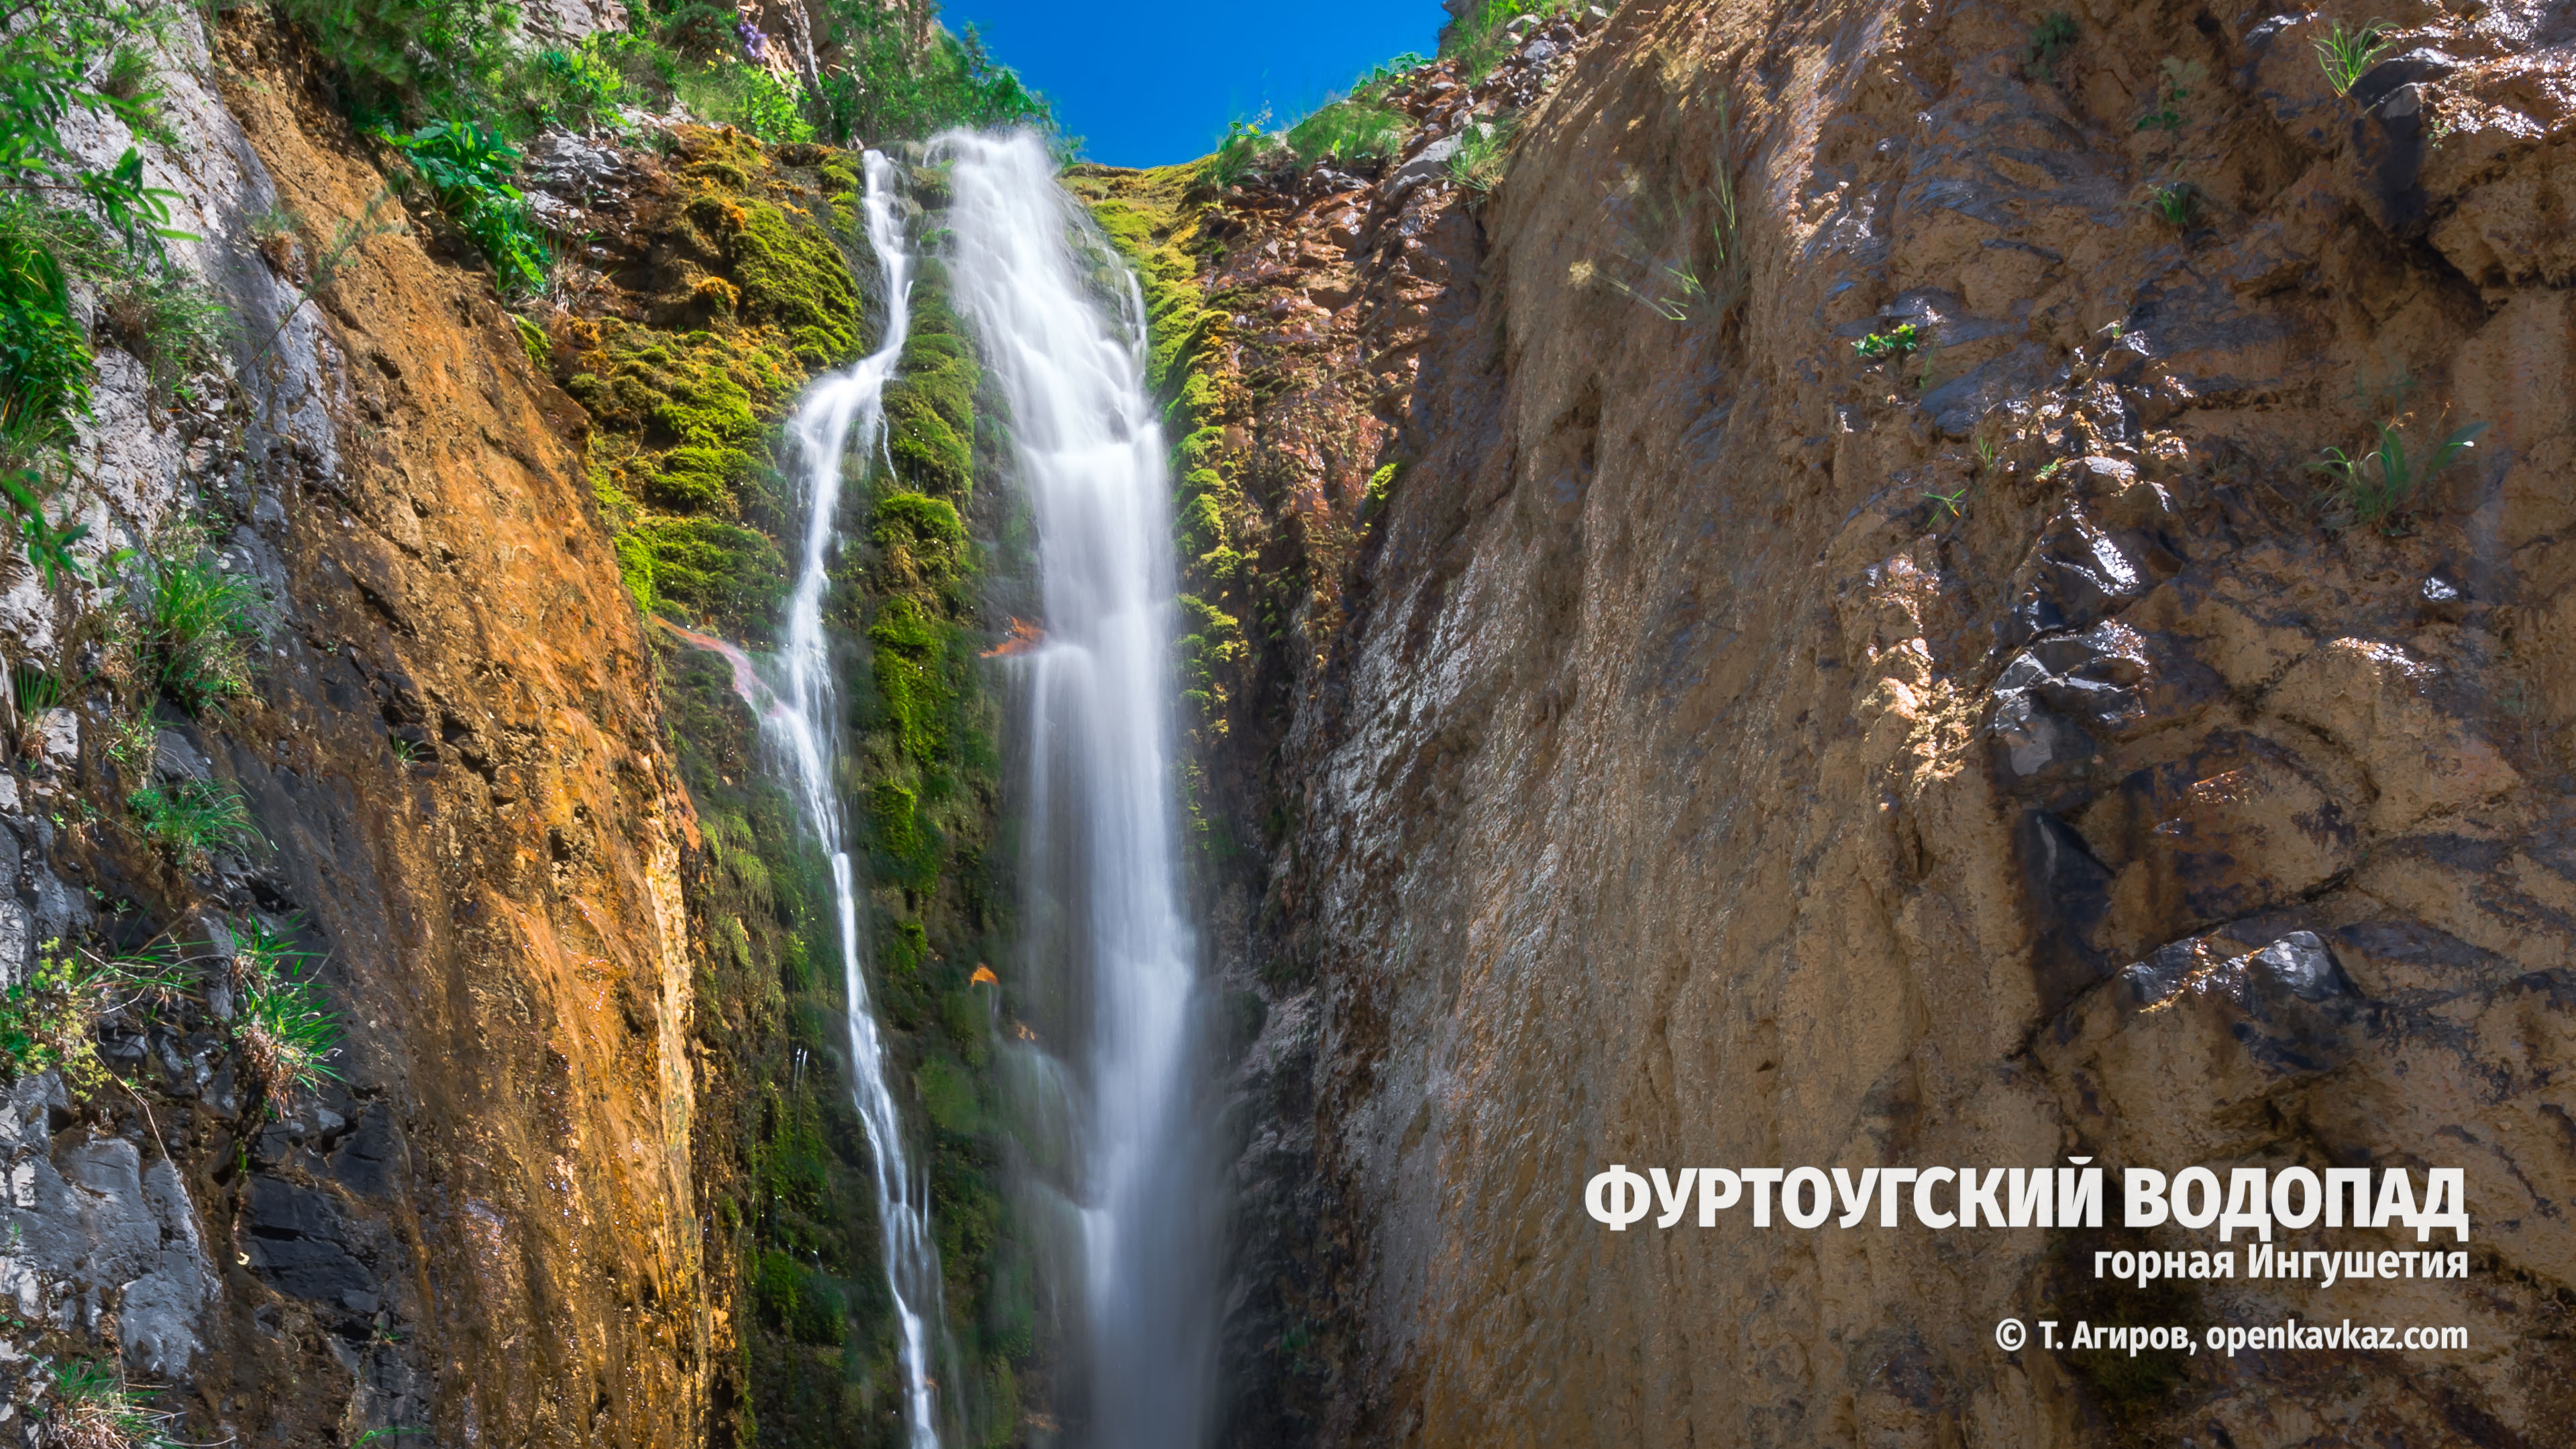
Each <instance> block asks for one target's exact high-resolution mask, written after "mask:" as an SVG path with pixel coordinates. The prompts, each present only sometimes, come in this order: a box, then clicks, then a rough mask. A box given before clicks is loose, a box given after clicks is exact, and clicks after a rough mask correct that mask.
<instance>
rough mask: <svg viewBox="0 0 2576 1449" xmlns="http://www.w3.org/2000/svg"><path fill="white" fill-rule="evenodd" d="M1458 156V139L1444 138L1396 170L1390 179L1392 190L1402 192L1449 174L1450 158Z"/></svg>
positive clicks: (1426, 147) (1452, 137) (1423, 149)
mask: <svg viewBox="0 0 2576 1449" xmlns="http://www.w3.org/2000/svg"><path fill="white" fill-rule="evenodd" d="M1457 154H1458V138H1457V137H1455V136H1443V137H1441V138H1440V139H1439V140H1437V141H1434V142H1432V143H1431V144H1430V145H1428V146H1425V147H1423V148H1422V152H1421V154H1420V155H1417V156H1415V157H1414V158H1413V159H1412V160H1410V161H1407V162H1405V163H1404V164H1403V165H1401V166H1398V167H1397V168H1395V175H1394V176H1392V177H1390V178H1388V180H1389V181H1390V183H1391V185H1392V189H1394V190H1396V191H1402V190H1404V189H1406V188H1407V187H1410V186H1412V185H1413V184H1414V183H1416V182H1420V181H1434V180H1438V179H1439V178H1441V177H1444V176H1447V175H1448V174H1449V158H1450V157H1452V156H1455V155H1457Z"/></svg>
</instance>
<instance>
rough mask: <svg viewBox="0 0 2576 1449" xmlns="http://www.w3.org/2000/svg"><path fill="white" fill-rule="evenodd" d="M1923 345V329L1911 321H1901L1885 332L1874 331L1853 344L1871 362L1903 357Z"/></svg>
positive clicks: (1853, 347)
mask: <svg viewBox="0 0 2576 1449" xmlns="http://www.w3.org/2000/svg"><path fill="white" fill-rule="evenodd" d="M1922 345H1923V329H1921V328H1919V327H1917V326H1915V325H1914V324H1913V323H1911V322H1899V323H1897V324H1896V325H1895V326H1893V327H1890V328H1888V329H1887V330H1886V331H1884V332H1873V333H1871V334H1869V335H1868V336H1867V337H1864V338H1862V339H1861V340H1859V341H1858V342H1855V343H1853V344H1852V350H1853V351H1854V352H1857V353H1859V354H1860V355H1861V357H1862V358H1863V359H1865V360H1867V361H1870V362H1884V361H1886V360H1887V359H1889V358H1892V357H1903V356H1904V355H1905V354H1907V353H1909V352H1912V351H1913V350H1914V349H1915V348H1917V347H1920V346H1922Z"/></svg>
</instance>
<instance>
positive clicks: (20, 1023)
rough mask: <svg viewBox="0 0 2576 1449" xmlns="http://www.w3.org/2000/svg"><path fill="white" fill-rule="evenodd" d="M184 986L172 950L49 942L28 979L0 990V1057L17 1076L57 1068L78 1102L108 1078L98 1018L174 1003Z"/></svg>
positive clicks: (64, 1084) (41, 947)
mask: <svg viewBox="0 0 2576 1449" xmlns="http://www.w3.org/2000/svg"><path fill="white" fill-rule="evenodd" d="M187 985H188V983H187V980H186V977H185V975H184V974H183V973H182V972H181V970H180V969H179V967H178V965H177V963H176V962H174V961H173V960H172V959H171V957H170V955H169V954H168V953H167V952H163V951H157V950H146V951H141V952H134V953H130V954H126V955H120V956H115V957H107V956H101V955H99V954H98V953H96V952H94V951H90V950H87V949H85V948H81V947H69V948H67V947H65V946H64V945H63V943H62V942H61V941H59V940H53V941H47V942H45V943H44V944H43V945H42V946H40V947H38V948H37V950H36V965H35V969H34V970H32V971H30V972H28V973H27V979H26V980H24V981H21V982H19V983H17V984H16V985H14V986H11V987H10V988H9V990H8V992H7V993H6V995H5V996H0V1059H5V1060H6V1061H7V1063H8V1066H9V1070H10V1073H11V1075H12V1076H13V1077H24V1076H26V1075H27V1074H29V1073H31V1072H44V1071H59V1072H60V1073H62V1078H63V1086H64V1089H65V1090H66V1091H68V1092H70V1093H71V1095H72V1098H73V1100H75V1101H80V1100H84V1099H86V1098H88V1097H89V1096H90V1095H91V1094H93V1093H95V1092H97V1091H98V1090H99V1089H100V1088H102V1087H104V1086H106V1085H107V1082H108V1071H107V1067H106V1065H105V1064H104V1063H102V1062H101V1061H100V1060H99V1057H98V1024H99V1022H100V1021H102V1020H103V1019H105V1018H107V1017H111V1016H116V1015H119V1014H121V1013H123V1012H126V1011H129V1010H133V1009H137V1008H140V1007H145V1006H166V1005H169V1004H171V1003H173V1002H176V1001H177V1000H178V999H179V998H180V996H182V995H183V994H185V992H186V990H187Z"/></svg>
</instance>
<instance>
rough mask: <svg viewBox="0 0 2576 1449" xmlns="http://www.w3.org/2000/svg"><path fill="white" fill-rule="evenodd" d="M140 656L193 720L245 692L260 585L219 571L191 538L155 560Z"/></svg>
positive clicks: (152, 568) (238, 575)
mask: <svg viewBox="0 0 2576 1449" xmlns="http://www.w3.org/2000/svg"><path fill="white" fill-rule="evenodd" d="M150 571H151V582H152V595H151V599H150V602H149V615H148V617H147V619H146V620H145V624H144V638H143V651H144V655H145V659H146V661H147V663H148V665H149V667H150V669H151V671H152V678H153V681H154V682H155V683H156V684H158V685H159V686H160V688H161V689H163V690H165V691H167V692H168V693H169V695H170V697H171V698H173V699H175V700H177V701H178V702H179V704H180V705H181V707H183V708H185V709H186V710H187V711H188V712H189V713H190V714H203V713H204V712H206V711H207V710H209V709H214V708H218V707H220V706H222V705H223V704H224V703H225V702H226V701H228V700H232V699H237V698H239V697H241V696H243V695H246V694H248V693H250V658H251V655H250V647H251V642H252V641H253V640H255V639H257V638H258V637H259V622H258V609H259V606H260V603H261V598H260V590H259V585H258V584H257V583H256V582H254V581H253V580H252V579H251V578H250V577H249V576H247V575H245V574H240V573H235V572H232V571H230V570H227V569H224V568H220V567H218V566H217V560H216V559H214V558H213V557H211V556H210V555H209V554H208V552H207V551H206V550H204V549H202V548H199V547H196V546H194V540H190V539H183V540H181V541H180V544H179V546H178V547H177V548H175V549H173V550H172V551H170V552H168V553H164V554H161V555H159V556H157V557H155V558H154V559H152V561H151V564H150Z"/></svg>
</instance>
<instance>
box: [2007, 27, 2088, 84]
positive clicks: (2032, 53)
mask: <svg viewBox="0 0 2576 1449" xmlns="http://www.w3.org/2000/svg"><path fill="white" fill-rule="evenodd" d="M2082 33H2083V32H2081V31H2079V30H2077V29H2076V28H2075V17H2074V16H2072V15H2069V14H2067V13H2066V12H2065V11H2063V10H2052V11H2050V12H2049V13H2048V14H2047V15H2046V16H2044V17H2042V19H2041V20H2040V22H2039V25H2038V27H2037V28H2036V29H2034V30H2032V31H2031V33H2030V46H2029V48H2028V49H2027V50H2025V51H2023V52H2022V71H2023V73H2025V74H2027V75H2028V76H2030V78H2031V79H2033V80H2040V81H2047V82H2050V83H2052V84H2054V83H2055V82H2056V80H2057V62H2058V61H2059V60H2060V59H2062V58H2064V56H2065V55H2066V52H2068V51H2070V50H2073V49H2074V48H2075V42H2076V40H2077V39H2078V38H2080V36H2081V35H2082Z"/></svg>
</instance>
